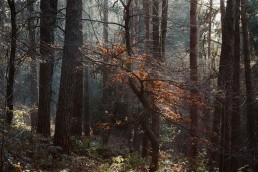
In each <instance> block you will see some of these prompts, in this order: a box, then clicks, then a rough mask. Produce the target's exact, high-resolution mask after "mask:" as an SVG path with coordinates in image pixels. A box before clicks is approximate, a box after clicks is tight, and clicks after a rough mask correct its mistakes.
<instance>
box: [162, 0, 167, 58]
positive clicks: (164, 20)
mask: <svg viewBox="0 0 258 172" xmlns="http://www.w3.org/2000/svg"><path fill="white" fill-rule="evenodd" d="M167 20H168V0H162V18H161V38H160V44H161V45H160V47H161V59H162V60H164V58H165V48H166V35H167Z"/></svg>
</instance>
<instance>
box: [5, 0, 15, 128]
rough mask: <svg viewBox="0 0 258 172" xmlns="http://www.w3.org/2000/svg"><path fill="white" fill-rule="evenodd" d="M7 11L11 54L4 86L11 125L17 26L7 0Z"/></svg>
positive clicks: (12, 1) (11, 0)
mask: <svg viewBox="0 0 258 172" xmlns="http://www.w3.org/2000/svg"><path fill="white" fill-rule="evenodd" d="M8 5H9V9H10V12H11V32H12V33H11V53H10V57H9V62H8V66H7V73H8V75H7V86H6V105H7V113H6V122H7V124H9V125H10V124H11V123H12V120H13V110H14V109H13V93H14V92H13V87H14V75H15V58H16V57H15V56H16V46H17V43H16V40H17V24H16V8H15V1H14V0H8Z"/></svg>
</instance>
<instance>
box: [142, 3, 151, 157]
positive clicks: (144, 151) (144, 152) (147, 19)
mask: <svg viewBox="0 0 258 172" xmlns="http://www.w3.org/2000/svg"><path fill="white" fill-rule="evenodd" d="M143 2H144V4H143V7H144V13H145V19H144V24H145V53H146V54H149V53H150V1H149V0H145V1H143ZM146 120H147V121H146V122H147V123H148V122H149V119H146ZM148 145H149V140H148V137H147V135H146V134H145V133H144V135H143V139H142V157H143V158H145V157H146V156H147V155H148Z"/></svg>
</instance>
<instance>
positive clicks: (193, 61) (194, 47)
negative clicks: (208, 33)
mask: <svg viewBox="0 0 258 172" xmlns="http://www.w3.org/2000/svg"><path fill="white" fill-rule="evenodd" d="M197 57H198V13H197V0H191V1H190V81H191V90H190V97H191V101H192V102H191V104H190V108H189V113H190V120H191V130H190V143H189V144H190V152H189V157H190V158H191V159H194V158H196V157H197V145H198V143H197V140H196V139H197V132H196V129H197V127H198V107H197V105H196V102H197V99H198V91H197V88H196V86H197V81H198V78H197V67H198V64H197ZM191 168H193V167H191Z"/></svg>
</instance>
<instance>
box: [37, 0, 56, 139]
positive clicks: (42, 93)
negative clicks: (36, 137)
mask: <svg viewBox="0 0 258 172" xmlns="http://www.w3.org/2000/svg"><path fill="white" fill-rule="evenodd" d="M40 10H41V13H40V54H41V63H40V69H39V70H40V72H39V110H38V125H37V133H39V134H42V135H44V136H50V107H51V106H50V105H51V95H52V76H53V69H54V60H55V55H54V49H53V47H52V45H53V43H54V28H55V23H56V15H57V0H41V1H40Z"/></svg>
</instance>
